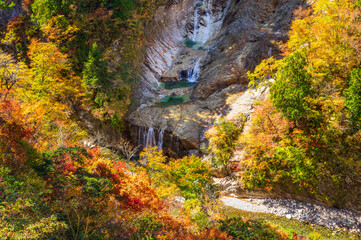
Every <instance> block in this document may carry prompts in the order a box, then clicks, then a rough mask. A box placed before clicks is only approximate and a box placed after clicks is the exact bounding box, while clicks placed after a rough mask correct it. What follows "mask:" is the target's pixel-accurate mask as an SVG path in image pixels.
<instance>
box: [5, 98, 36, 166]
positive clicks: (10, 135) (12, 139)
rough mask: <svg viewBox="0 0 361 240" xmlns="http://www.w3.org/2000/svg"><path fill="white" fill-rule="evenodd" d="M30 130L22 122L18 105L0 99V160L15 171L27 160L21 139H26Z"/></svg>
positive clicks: (30, 134) (29, 134) (28, 137)
mask: <svg viewBox="0 0 361 240" xmlns="http://www.w3.org/2000/svg"><path fill="white" fill-rule="evenodd" d="M31 136H32V131H31V129H30V128H28V127H27V126H26V124H25V122H24V118H23V116H22V115H21V113H20V107H19V105H17V104H16V103H15V102H14V101H11V100H3V101H0V160H3V161H5V162H6V163H7V166H8V167H9V168H10V169H12V170H15V171H18V170H22V168H23V165H24V163H25V162H26V160H27V155H26V150H25V148H24V144H22V141H27V140H29V139H30V137H31Z"/></svg>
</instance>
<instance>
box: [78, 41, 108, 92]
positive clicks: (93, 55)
mask: <svg viewBox="0 0 361 240" xmlns="http://www.w3.org/2000/svg"><path fill="white" fill-rule="evenodd" d="M83 85H84V87H85V88H86V89H87V90H88V91H93V92H97V91H102V90H106V89H108V88H109V87H110V82H109V73H108V72H107V62H106V61H104V60H103V56H102V52H101V51H100V49H99V47H98V44H96V43H94V44H93V46H92V47H91V49H90V51H89V57H88V61H87V62H86V63H85V65H84V70H83Z"/></svg>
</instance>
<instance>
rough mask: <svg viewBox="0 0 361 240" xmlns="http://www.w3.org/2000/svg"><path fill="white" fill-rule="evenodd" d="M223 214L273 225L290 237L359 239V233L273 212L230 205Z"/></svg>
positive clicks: (318, 239)
mask: <svg viewBox="0 0 361 240" xmlns="http://www.w3.org/2000/svg"><path fill="white" fill-rule="evenodd" d="M223 211H224V214H225V216H227V217H228V218H232V217H242V218H243V219H245V220H248V219H250V220H256V221H261V222H265V223H268V224H269V225H270V226H272V227H274V228H275V229H276V230H277V231H281V232H284V233H286V234H287V236H288V237H289V238H290V239H292V237H293V233H296V234H297V235H299V236H307V239H313V240H316V239H317V240H326V239H330V240H331V239H332V240H356V239H361V235H359V234H353V233H349V232H344V231H341V230H332V229H329V228H326V227H321V226H317V225H313V224H309V223H302V222H299V221H297V220H294V219H288V218H286V217H279V216H276V215H273V214H267V213H254V212H246V211H242V210H239V209H235V208H232V207H225V208H224V210H223Z"/></svg>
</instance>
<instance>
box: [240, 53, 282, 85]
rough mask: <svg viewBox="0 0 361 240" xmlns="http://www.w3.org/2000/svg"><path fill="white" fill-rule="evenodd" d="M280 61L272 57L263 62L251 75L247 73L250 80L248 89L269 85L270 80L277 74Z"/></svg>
mask: <svg viewBox="0 0 361 240" xmlns="http://www.w3.org/2000/svg"><path fill="white" fill-rule="evenodd" d="M281 62H282V60H276V59H274V58H273V57H270V58H268V59H265V60H263V61H262V62H261V63H260V64H259V65H258V66H257V67H256V69H255V70H254V71H253V72H252V73H251V72H250V71H248V72H247V76H248V78H249V80H250V82H249V86H250V87H256V86H257V87H261V86H264V85H268V84H269V80H270V78H273V77H274V75H275V74H276V72H277V69H278V67H279V66H280V63H281Z"/></svg>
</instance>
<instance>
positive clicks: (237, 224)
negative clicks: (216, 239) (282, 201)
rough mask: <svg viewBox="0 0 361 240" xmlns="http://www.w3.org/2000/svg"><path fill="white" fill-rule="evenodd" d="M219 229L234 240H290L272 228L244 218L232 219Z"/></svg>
mask: <svg viewBox="0 0 361 240" xmlns="http://www.w3.org/2000/svg"><path fill="white" fill-rule="evenodd" d="M220 224H221V225H220V227H219V229H220V230H221V231H224V232H226V233H227V234H228V235H229V236H232V237H233V238H234V239H240V240H262V239H264V240H279V239H288V238H287V236H285V235H284V234H281V233H278V232H277V231H275V230H274V229H272V228H271V227H270V226H268V225H266V224H264V223H262V222H258V221H255V220H247V221H244V220H243V219H242V218H230V219H226V220H223V221H221V222H220Z"/></svg>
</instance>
